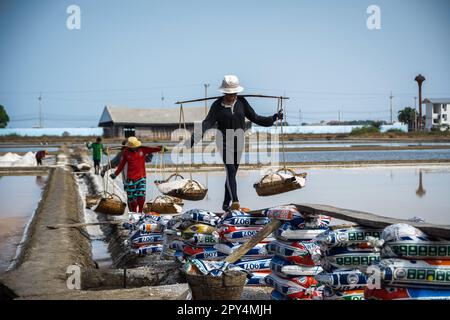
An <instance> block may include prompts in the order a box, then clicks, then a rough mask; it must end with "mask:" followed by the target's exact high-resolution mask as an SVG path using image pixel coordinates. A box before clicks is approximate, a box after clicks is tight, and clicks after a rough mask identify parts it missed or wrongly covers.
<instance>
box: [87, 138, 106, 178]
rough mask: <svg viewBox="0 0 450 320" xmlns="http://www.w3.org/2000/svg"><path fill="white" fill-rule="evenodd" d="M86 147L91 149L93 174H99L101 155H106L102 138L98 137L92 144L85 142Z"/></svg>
mask: <svg viewBox="0 0 450 320" xmlns="http://www.w3.org/2000/svg"><path fill="white" fill-rule="evenodd" d="M86 147H87V148H88V149H92V160H93V161H94V169H95V174H99V171H100V162H101V161H102V153H103V154H104V155H106V149H105V147H104V146H103V144H102V138H100V137H98V138H97V139H96V141H95V142H94V143H89V142H86Z"/></svg>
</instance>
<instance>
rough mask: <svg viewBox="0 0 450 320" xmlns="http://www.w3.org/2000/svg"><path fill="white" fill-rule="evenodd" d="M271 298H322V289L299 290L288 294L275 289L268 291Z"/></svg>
mask: <svg viewBox="0 0 450 320" xmlns="http://www.w3.org/2000/svg"><path fill="white" fill-rule="evenodd" d="M270 299H271V300H322V299H323V298H322V291H320V290H308V291H300V292H297V293H293V294H290V295H284V294H282V293H281V292H278V291H277V290H273V291H272V292H271V293H270Z"/></svg>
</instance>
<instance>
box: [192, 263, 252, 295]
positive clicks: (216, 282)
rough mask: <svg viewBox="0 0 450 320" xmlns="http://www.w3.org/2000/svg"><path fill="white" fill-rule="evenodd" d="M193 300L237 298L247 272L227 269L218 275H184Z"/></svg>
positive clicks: (240, 293)
mask: <svg viewBox="0 0 450 320" xmlns="http://www.w3.org/2000/svg"><path fill="white" fill-rule="evenodd" d="M186 280H187V282H188V284H189V287H190V288H191V291H192V297H193V299H194V300H239V299H241V295H242V291H243V290H244V286H245V283H246V280H247V274H246V273H244V272H241V271H237V270H228V271H225V272H224V273H223V275H222V276H220V277H214V276H210V275H191V274H187V275H186Z"/></svg>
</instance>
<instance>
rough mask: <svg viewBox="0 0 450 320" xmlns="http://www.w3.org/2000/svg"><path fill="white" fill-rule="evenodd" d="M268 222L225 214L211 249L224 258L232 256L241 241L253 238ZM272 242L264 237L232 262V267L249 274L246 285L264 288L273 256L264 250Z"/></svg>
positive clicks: (258, 217) (238, 213)
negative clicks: (216, 241)
mask: <svg viewBox="0 0 450 320" xmlns="http://www.w3.org/2000/svg"><path fill="white" fill-rule="evenodd" d="M269 222H270V219H269V218H268V217H266V216H262V215H254V214H250V213H248V212H245V211H241V210H232V211H230V212H226V213H225V214H224V215H223V216H222V217H221V220H220V223H219V228H218V233H219V235H220V243H219V244H217V245H215V246H214V248H215V249H216V250H217V251H218V252H219V253H220V254H225V255H227V256H228V255H230V254H232V253H233V252H234V251H235V250H237V249H238V248H239V247H240V246H241V245H242V244H243V243H244V242H247V241H248V240H250V239H251V238H252V237H254V236H255V235H256V234H257V233H258V232H259V231H260V230H261V229H262V228H264V226H265V225H266V224H268V223H269ZM272 240H273V238H272V237H267V238H265V239H264V240H262V241H261V242H260V243H258V244H257V245H255V247H253V248H252V249H250V250H249V251H248V252H247V253H246V254H245V255H244V256H242V257H241V258H240V259H239V260H238V261H236V262H235V263H234V266H235V267H237V268H239V269H241V270H244V271H245V272H247V274H248V278H249V279H248V281H247V283H246V285H247V286H265V285H266V283H265V281H264V279H265V277H266V276H267V275H268V274H269V273H270V261H271V258H272V256H273V255H271V254H269V253H268V252H267V250H266V244H267V243H269V242H271V241H272Z"/></svg>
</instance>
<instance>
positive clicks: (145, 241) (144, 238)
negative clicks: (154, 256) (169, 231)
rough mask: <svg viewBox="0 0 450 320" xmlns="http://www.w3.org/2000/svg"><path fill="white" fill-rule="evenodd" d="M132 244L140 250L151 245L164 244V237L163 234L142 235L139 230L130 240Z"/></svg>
mask: <svg viewBox="0 0 450 320" xmlns="http://www.w3.org/2000/svg"><path fill="white" fill-rule="evenodd" d="M130 242H131V245H132V246H133V247H134V248H139V247H142V246H147V245H150V244H160V243H162V242H163V235H162V233H142V232H141V231H139V230H138V231H137V232H136V233H135V234H134V235H133V236H132V237H131V238H130Z"/></svg>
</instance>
